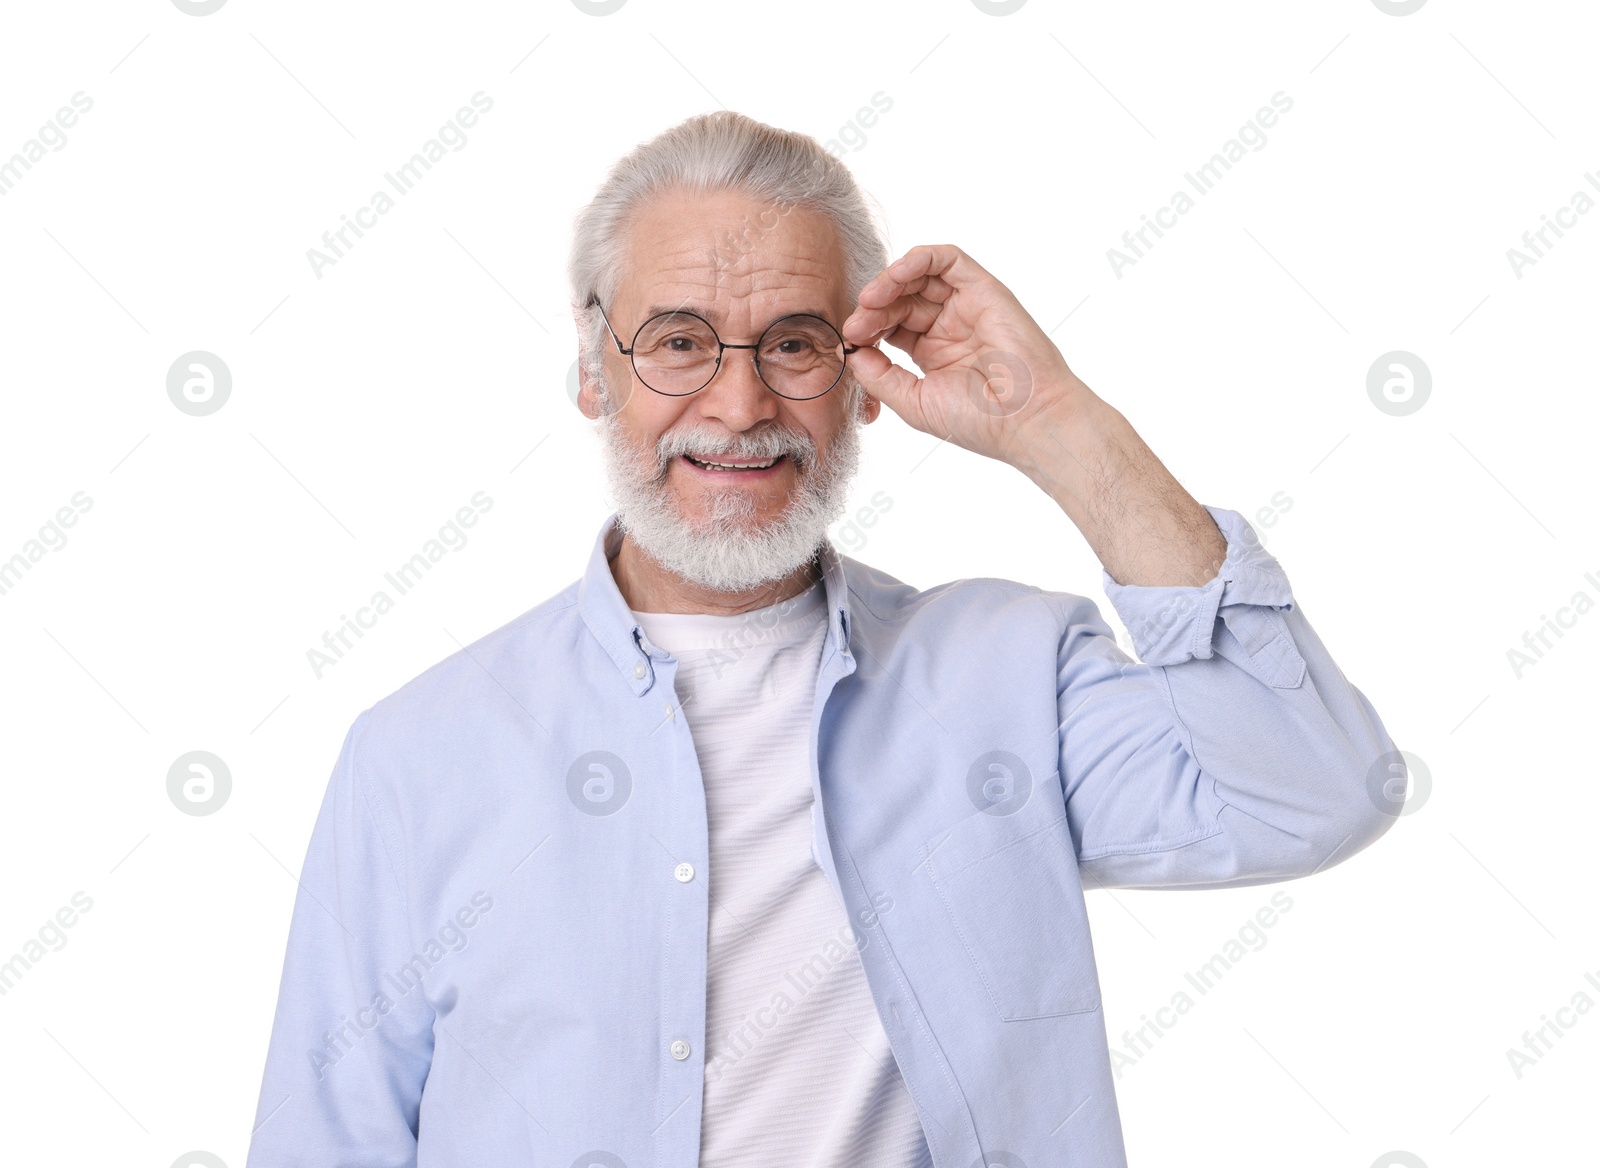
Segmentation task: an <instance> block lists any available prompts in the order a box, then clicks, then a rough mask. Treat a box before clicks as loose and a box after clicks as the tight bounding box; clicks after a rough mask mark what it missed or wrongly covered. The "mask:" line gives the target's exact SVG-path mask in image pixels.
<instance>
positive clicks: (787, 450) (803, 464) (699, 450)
mask: <svg viewBox="0 0 1600 1168" xmlns="http://www.w3.org/2000/svg"><path fill="white" fill-rule="evenodd" d="M683 454H695V455H717V454H721V455H727V456H729V457H732V458H751V459H767V458H778V457H779V456H782V455H787V456H788V457H789V458H790V459H791V460H793V462H794V464H795V466H796V467H797V468H798V469H800V470H805V469H806V468H807V467H809V466H810V465H811V463H812V461H813V460H814V459H815V458H816V454H817V446H816V443H815V442H813V441H812V440H811V437H810V435H808V434H806V433H804V432H803V431H798V430H786V429H783V428H781V427H777V426H771V427H768V428H766V429H764V430H757V431H754V432H747V433H744V434H718V433H716V432H714V431H711V430H706V429H702V428H699V427H690V428H687V429H683V430H670V431H668V432H667V433H665V434H663V435H662V436H661V437H660V438H659V439H657V441H656V461H657V463H658V466H659V469H660V470H661V471H662V472H663V473H664V472H665V470H666V467H667V464H668V463H669V462H671V461H672V460H673V459H674V458H676V457H678V456H679V455H683Z"/></svg>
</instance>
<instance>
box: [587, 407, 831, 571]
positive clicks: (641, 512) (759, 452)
mask: <svg viewBox="0 0 1600 1168" xmlns="http://www.w3.org/2000/svg"><path fill="white" fill-rule="evenodd" d="M860 431H861V422H860V421H859V419H858V418H855V417H852V418H851V419H850V421H848V422H846V423H845V425H844V427H843V429H841V430H840V432H839V434H838V437H837V438H836V439H835V440H834V443H833V447H832V450H831V453H830V454H829V456H828V457H827V458H826V459H824V460H818V458H817V455H816V445H815V443H813V442H812V441H811V438H810V437H809V436H808V435H807V434H805V433H804V432H803V431H799V430H780V429H775V428H772V427H768V428H766V429H763V430H760V431H756V432H754V433H749V434H741V435H738V436H734V437H731V438H730V437H729V436H727V435H722V436H719V435H718V434H717V433H716V432H715V431H713V430H711V429H710V428H709V427H707V428H705V429H697V428H696V427H694V426H683V427H679V428H675V429H672V430H668V431H667V433H665V434H663V435H662V436H661V438H660V440H659V441H658V442H657V443H656V450H655V452H654V453H653V454H652V453H646V452H643V451H640V450H638V449H636V448H635V447H634V446H633V445H632V444H631V443H630V441H629V439H628V437H627V435H626V434H625V433H624V432H623V428H622V423H621V422H620V421H618V419H617V416H616V414H615V413H611V412H607V413H603V414H602V415H601V417H600V435H601V439H602V444H603V445H604V447H605V456H606V477H607V479H608V480H609V482H610V485H611V494H612V496H613V498H614V499H615V501H616V506H617V511H618V519H617V522H618V526H619V527H621V528H622V530H624V531H625V532H627V533H628V535H629V537H631V538H632V539H633V541H634V542H635V543H636V544H638V545H639V550H640V551H642V552H644V553H645V554H646V555H648V556H649V557H650V558H651V559H653V560H655V561H656V562H657V563H658V564H660V565H661V566H662V567H664V568H666V569H667V570H668V571H670V572H672V573H673V574H674V575H676V576H679V577H681V578H683V579H684V580H686V581H688V582H690V583H692V584H696V585H699V586H700V587H702V588H709V589H712V590H715V591H719V592H744V591H749V590H750V589H753V588H757V587H760V586H761V585H763V584H768V583H771V582H772V581H775V580H780V579H782V578H784V577H786V576H788V575H790V574H791V573H792V572H794V571H795V569H797V568H799V567H800V566H801V565H802V564H804V563H806V562H807V561H808V560H810V559H811V558H812V556H814V555H815V554H816V551H817V548H818V547H820V546H821V544H822V542H823V540H824V539H826V538H827V530H828V524H830V523H832V522H833V521H834V520H835V519H837V518H838V517H839V516H840V515H842V514H843V513H844V508H845V504H846V502H847V501H848V491H849V486H850V480H851V479H853V478H854V477H855V473H856V468H857V465H858V463H859V461H860V454H861V433H860ZM686 450H693V451H695V452H696V453H699V454H725V455H731V456H733V457H736V458H752V459H765V458H773V457H776V456H777V455H780V454H782V455H787V456H788V457H789V458H790V459H791V460H792V461H793V462H794V465H795V471H796V474H797V475H798V480H797V482H796V484H795V488H794V491H793V492H792V493H791V494H790V496H789V502H788V506H786V507H785V508H784V510H783V514H782V515H780V516H779V517H778V518H777V519H775V520H772V521H771V522H769V523H767V524H765V525H761V524H760V523H759V521H758V520H757V518H756V510H755V507H754V501H753V497H752V496H751V494H750V493H748V492H747V491H745V490H744V489H743V488H740V487H738V486H732V485H730V486H728V487H723V488H717V487H712V488H711V489H710V490H709V492H708V498H709V503H710V506H709V508H708V513H707V515H706V516H705V518H704V519H703V520H699V521H696V522H694V523H691V522H690V521H689V520H687V519H685V518H684V516H683V514H682V513H681V511H680V510H679V508H678V504H677V500H676V498H675V497H674V495H673V492H672V490H671V488H670V487H668V485H667V468H668V466H669V465H670V463H671V461H672V459H673V458H674V457H676V456H677V455H679V454H682V453H683V452H684V451H686Z"/></svg>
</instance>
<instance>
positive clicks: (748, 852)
mask: <svg viewBox="0 0 1600 1168" xmlns="http://www.w3.org/2000/svg"><path fill="white" fill-rule="evenodd" d="M634 616H635V618H636V619H637V620H638V621H639V624H640V626H641V627H642V628H643V629H644V634H645V637H646V638H647V639H648V640H649V641H650V642H651V643H652V644H653V645H655V646H656V647H658V648H661V649H664V650H666V651H667V652H669V653H671V654H672V655H673V656H674V657H676V658H677V659H678V663H679V664H678V673H677V682H676V689H677V700H678V704H679V706H680V707H681V710H682V716H683V717H685V718H687V720H688V725H689V729H690V732H691V733H692V735H693V737H694V745H695V753H696V755H697V756H698V758H699V762H700V772H701V775H702V777H703V779H704V781H705V792H706V816H707V820H708V826H709V830H710V872H709V873H705V874H704V875H705V876H706V877H707V880H708V889H709V892H710V905H711V915H710V924H709V939H708V951H707V955H706V957H707V976H706V1035H705V1094H704V1105H703V1111H702V1115H701V1125H700V1168H861V1166H867V1168H930V1166H931V1164H932V1160H931V1158H930V1156H929V1153H928V1147H927V1142H926V1140H925V1139H924V1137H923V1134H922V1126H921V1124H920V1123H919V1122H918V1120H917V1115H916V1110H915V1108H914V1107H913V1105H912V1102H911V1096H910V1095H909V1094H908V1093H907V1092H906V1088H905V1083H904V1081H903V1080H902V1079H901V1076H900V1068H899V1066H898V1065H897V1064H896V1063H895V1060H894V1055H893V1053H892V1052H891V1051H890V1049H889V1039H888V1036H887V1035H886V1034H885V1033H884V1030H883V1025H882V1023H880V1022H879V1020H878V1015H877V1011H876V1009H875V1008H874V1006H873V1003H872V997H871V994H870V993H869V991H868V989H867V982H866V976H865V974H864V973H863V972H862V968H861V958H860V955H859V954H858V953H857V951H856V944H857V941H856V939H855V938H856V937H858V936H863V934H860V933H856V934H852V931H851V929H850V925H849V918H848V916H847V915H846V913H845V910H844V906H843V905H841V904H840V902H839V898H838V897H837V896H836V895H835V894H834V891H833V887H832V886H831V885H830V884H829V883H828V879H827V877H826V876H825V875H824V874H823V871H822V869H821V868H819V867H818V866H817V863H816V861H815V860H813V859H812V857H811V803H812V792H811V769H810V751H811V715H812V707H813V705H814V702H815V699H816V686H817V672H818V669H819V667H820V665H821V661H822V646H823V642H824V640H825V638H826V636H827V631H828V623H827V614H826V611H825V609H824V605H823V588H822V585H821V584H820V583H818V584H815V585H813V586H812V587H811V588H810V589H809V590H808V591H806V592H804V593H801V594H800V595H799V596H797V597H794V598H793V599H791V600H787V601H783V602H781V603H779V604H775V605H772V606H771V607H769V608H763V609H757V610H755V611H752V612H748V613H742V614H740V615H738V616H711V615H702V614H698V613H697V614H680V613H647V612H636V613H634ZM808 970H809V973H808Z"/></svg>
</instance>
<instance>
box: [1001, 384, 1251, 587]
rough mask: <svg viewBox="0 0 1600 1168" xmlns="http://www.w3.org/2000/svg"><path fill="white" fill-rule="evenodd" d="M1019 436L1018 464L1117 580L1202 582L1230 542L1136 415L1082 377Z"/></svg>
mask: <svg viewBox="0 0 1600 1168" xmlns="http://www.w3.org/2000/svg"><path fill="white" fill-rule="evenodd" d="M1051 400H1052V403H1053V404H1052V406H1051V408H1049V409H1048V410H1041V411H1040V412H1039V413H1038V414H1036V415H1035V416H1034V417H1033V418H1031V419H1029V422H1028V424H1027V425H1025V426H1023V427H1021V428H1020V430H1019V434H1018V441H1019V449H1018V450H1017V451H1016V453H1015V455H1014V457H1013V458H1011V459H1010V460H1009V461H1011V462H1012V464H1013V465H1014V466H1016V467H1017V469H1019V470H1021V471H1022V472H1023V473H1024V474H1026V475H1027V476H1028V477H1029V478H1030V479H1032V480H1033V481H1034V482H1035V483H1036V484H1038V486H1039V488H1040V489H1041V490H1043V491H1044V492H1045V493H1046V494H1047V495H1049V496H1050V497H1051V498H1052V499H1054V500H1055V501H1056V503H1057V505H1058V506H1060V508H1061V509H1062V510H1063V511H1065V512H1066V513H1067V517H1068V518H1069V519H1071V520H1072V522H1073V523H1075V524H1076V525H1077V527H1078V530H1079V531H1081V532H1082V533H1083V536H1084V538H1085V539H1086V540H1087V541H1088V543H1089V546H1090V548H1092V549H1093V550H1094V553H1095V555H1096V556H1098V557H1099V558H1100V562H1101V564H1102V565H1104V567H1105V570H1106V571H1107V572H1108V573H1110V575H1111V578H1112V579H1113V580H1115V581H1116V582H1117V583H1119V584H1139V585H1154V586H1162V585H1185V586H1192V585H1199V584H1204V583H1206V582H1207V581H1208V580H1210V579H1212V578H1213V577H1214V576H1215V575H1216V573H1217V569H1218V568H1219V567H1220V566H1221V564H1222V560H1223V556H1224V555H1225V553H1226V549H1227V541H1226V540H1224V538H1223V536H1222V533H1221V532H1220V531H1218V530H1217V525H1216V523H1215V522H1213V521H1212V518H1211V516H1210V515H1208V514H1207V513H1206V510H1205V508H1204V507H1202V506H1201V505H1200V504H1199V503H1198V502H1196V501H1195V499H1194V497H1193V496H1192V495H1190V494H1189V492H1188V491H1186V490H1184V489H1183V487H1182V485H1181V484H1180V483H1179V482H1178V480H1177V479H1175V478H1173V476H1172V474H1171V472H1170V471H1168V470H1167V468H1166V467H1165V466H1163V465H1162V464H1161V460H1160V459H1158V458H1157V457H1156V456H1155V453H1154V452H1153V451H1151V449H1150V447H1148V446H1147V445H1145V442H1144V439H1142V438H1140V437H1139V435H1138V433H1137V432H1136V431H1135V430H1134V428H1133V426H1132V425H1131V424H1130V423H1129V422H1128V419H1127V418H1125V417H1123V415H1122V414H1121V413H1120V412H1119V411H1118V410H1116V409H1115V408H1113V407H1112V406H1111V405H1109V404H1108V403H1107V402H1106V401H1105V400H1104V399H1102V398H1100V397H1098V396H1097V395H1096V394H1095V393H1094V392H1093V391H1092V390H1090V389H1089V387H1088V386H1086V385H1084V384H1083V382H1081V381H1078V380H1077V379H1076V378H1075V377H1074V378H1072V380H1071V383H1070V384H1069V385H1068V386H1067V387H1066V388H1065V392H1063V393H1061V394H1060V395H1051Z"/></svg>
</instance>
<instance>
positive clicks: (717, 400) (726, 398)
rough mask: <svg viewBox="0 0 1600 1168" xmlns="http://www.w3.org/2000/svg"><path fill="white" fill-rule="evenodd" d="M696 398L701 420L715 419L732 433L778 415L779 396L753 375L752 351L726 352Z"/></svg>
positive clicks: (754, 373) (758, 376) (757, 376)
mask: <svg viewBox="0 0 1600 1168" xmlns="http://www.w3.org/2000/svg"><path fill="white" fill-rule="evenodd" d="M695 397H696V398H697V399H698V404H699V409H700V414H701V416H702V417H706V418H716V419H717V420H718V421H720V422H721V423H722V424H723V425H725V426H727V427H728V429H730V430H734V431H739V430H748V429H750V427H752V426H754V425H756V424H757V423H758V422H765V421H770V420H771V419H773V418H775V417H777V415H778V396H777V394H775V393H773V392H772V390H770V389H768V388H767V384H766V382H764V381H762V380H761V376H760V374H759V373H757V372H756V362H755V350H754V349H735V348H729V349H727V350H725V351H724V352H723V354H722V364H721V365H719V366H718V367H717V372H716V374H715V376H713V377H712V378H711V381H710V383H709V384H708V385H707V386H706V387H705V388H704V389H702V390H701V391H700V392H699V393H697V394H695Z"/></svg>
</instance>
